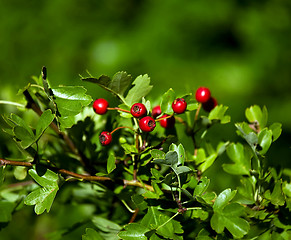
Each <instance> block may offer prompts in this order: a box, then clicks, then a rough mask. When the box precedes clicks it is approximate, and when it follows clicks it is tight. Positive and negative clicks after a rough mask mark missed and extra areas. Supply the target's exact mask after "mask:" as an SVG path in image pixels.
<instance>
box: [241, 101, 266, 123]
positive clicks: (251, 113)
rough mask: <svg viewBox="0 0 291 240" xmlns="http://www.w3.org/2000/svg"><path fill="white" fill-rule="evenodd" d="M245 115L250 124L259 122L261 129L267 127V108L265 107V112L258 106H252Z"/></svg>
mask: <svg viewBox="0 0 291 240" xmlns="http://www.w3.org/2000/svg"><path fill="white" fill-rule="evenodd" d="M245 115H246V118H247V119H248V121H249V122H250V123H255V122H257V123H258V124H259V126H260V129H263V128H264V127H265V126H266V125H267V121H268V111H267V108H266V107H265V106H264V107H263V111H262V109H261V108H260V107H259V106H258V105H254V106H251V107H250V108H247V109H246V111H245Z"/></svg>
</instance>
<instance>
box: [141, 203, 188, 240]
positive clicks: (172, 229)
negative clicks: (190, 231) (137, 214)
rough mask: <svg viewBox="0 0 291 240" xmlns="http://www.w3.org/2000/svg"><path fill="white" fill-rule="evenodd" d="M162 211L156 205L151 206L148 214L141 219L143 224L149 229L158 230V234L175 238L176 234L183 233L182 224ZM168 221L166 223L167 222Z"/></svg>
mask: <svg viewBox="0 0 291 240" xmlns="http://www.w3.org/2000/svg"><path fill="white" fill-rule="evenodd" d="M169 220H170V217H169V216H168V215H166V214H164V213H162V212H160V211H159V210H158V209H157V208H156V207H152V206H150V207H149V208H148V212H147V214H146V215H145V216H144V217H143V219H142V220H141V224H142V225H143V226H145V227H146V228H148V229H151V230H156V232H157V234H159V235H162V236H163V237H165V238H169V239H175V238H176V237H177V235H176V234H181V233H183V229H182V226H181V224H180V223H179V222H178V221H175V220H174V219H172V220H170V221H169ZM165 223H166V224H165Z"/></svg>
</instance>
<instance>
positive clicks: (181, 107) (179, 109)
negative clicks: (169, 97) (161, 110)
mask: <svg viewBox="0 0 291 240" xmlns="http://www.w3.org/2000/svg"><path fill="white" fill-rule="evenodd" d="M186 108H187V102H186V101H185V100H184V99H183V98H177V99H175V100H174V102H173V103H172V109H173V111H174V112H175V113H178V114H180V113H183V112H185V111H186Z"/></svg>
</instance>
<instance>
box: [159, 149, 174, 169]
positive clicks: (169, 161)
mask: <svg viewBox="0 0 291 240" xmlns="http://www.w3.org/2000/svg"><path fill="white" fill-rule="evenodd" d="M154 163H159V164H165V165H168V166H171V167H175V166H177V164H178V154H177V152H174V151H169V152H167V153H166V156H165V159H155V160H154Z"/></svg>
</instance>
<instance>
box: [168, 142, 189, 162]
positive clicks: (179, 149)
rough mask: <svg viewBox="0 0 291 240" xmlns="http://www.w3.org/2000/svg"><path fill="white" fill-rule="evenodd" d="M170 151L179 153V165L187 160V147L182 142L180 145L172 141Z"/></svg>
mask: <svg viewBox="0 0 291 240" xmlns="http://www.w3.org/2000/svg"><path fill="white" fill-rule="evenodd" d="M169 150H170V151H175V152H177V154H178V165H184V161H185V155H186V153H185V149H184V147H183V145H182V144H181V143H180V144H179V145H178V146H177V145H176V144H174V143H172V144H171V145H170V147H169Z"/></svg>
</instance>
